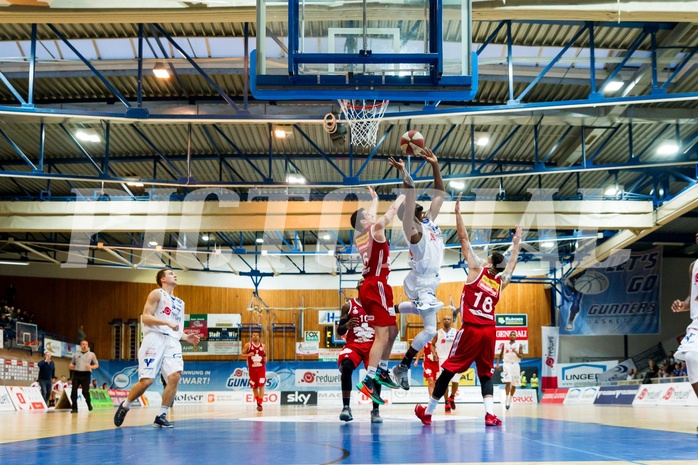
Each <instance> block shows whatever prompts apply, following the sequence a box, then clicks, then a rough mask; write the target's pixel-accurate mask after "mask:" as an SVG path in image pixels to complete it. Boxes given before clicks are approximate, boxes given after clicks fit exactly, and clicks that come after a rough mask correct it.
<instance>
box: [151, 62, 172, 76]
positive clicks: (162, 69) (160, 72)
mask: <svg viewBox="0 0 698 465" xmlns="http://www.w3.org/2000/svg"><path fill="white" fill-rule="evenodd" d="M153 74H154V75H155V77H156V78H158V79H169V78H170V72H169V71H168V70H167V66H165V64H164V63H163V62H161V61H158V62H157V63H155V67H153Z"/></svg>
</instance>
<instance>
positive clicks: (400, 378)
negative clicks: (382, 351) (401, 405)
mask: <svg viewBox="0 0 698 465" xmlns="http://www.w3.org/2000/svg"><path fill="white" fill-rule="evenodd" d="M408 370H409V368H408V367H406V366H405V365H403V364H402V363H398V364H397V365H395V366H394V367H393V376H394V377H395V380H396V381H397V383H398V384H399V385H400V387H401V388H402V389H404V390H405V391H409V390H410V380H409V379H408V378H407V373H408Z"/></svg>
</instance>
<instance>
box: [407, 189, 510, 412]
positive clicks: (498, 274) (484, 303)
mask: <svg viewBox="0 0 698 465" xmlns="http://www.w3.org/2000/svg"><path fill="white" fill-rule="evenodd" d="M455 214H456V228H457V230H458V240H459V241H460V244H461V247H462V254H463V257H464V258H465V260H466V261H467V262H468V277H467V278H466V281H465V285H464V286H463V294H462V295H461V302H460V312H461V321H462V322H463V324H462V326H461V329H460V330H459V331H458V333H457V334H456V339H455V340H454V341H453V347H452V348H451V354H450V356H449V357H448V359H447V360H446V361H445V362H444V363H443V364H442V365H441V369H442V370H443V371H442V372H441V375H439V378H438V379H437V380H436V386H434V392H433V393H432V397H431V399H429V405H428V406H427V407H426V408H425V407H424V406H422V405H417V406H416V407H415V409H414V411H415V414H416V415H417V417H418V418H419V419H420V420H422V423H424V424H425V425H428V424H431V414H432V413H433V412H434V410H436V406H437V405H438V403H439V399H440V398H441V396H443V395H444V394H445V393H446V389H447V388H448V384H449V383H450V382H451V379H452V378H453V375H454V374H455V373H462V372H464V371H466V370H467V369H468V368H470V365H471V364H472V363H473V361H474V362H475V365H476V367H477V375H478V378H479V379H480V386H481V390H482V397H483V399H484V403H485V412H486V413H485V425H487V426H499V425H501V424H502V422H501V420H500V419H499V418H497V417H496V416H495V414H494V399H493V398H492V394H493V392H494V387H493V384H492V375H493V374H494V364H493V361H494V345H495V342H496V337H495V336H496V333H495V318H494V313H495V307H496V305H497V302H499V297H500V295H501V292H502V290H503V289H504V288H505V287H506V286H507V285H508V284H509V282H510V281H511V275H512V273H513V271H514V268H515V267H516V261H517V260H518V258H519V244H520V242H521V227H520V226H516V229H515V232H514V237H513V247H512V250H511V257H510V258H509V261H508V263H507V262H505V260H504V255H502V254H501V253H500V252H493V253H492V254H491V255H490V256H489V257H487V258H486V259H484V260H483V259H481V258H479V257H478V256H477V255H475V252H474V251H473V248H472V246H471V244H470V239H469V238H468V232H467V231H466V229H465V225H464V223H463V218H462V217H461V214H460V196H459V197H458V200H457V201H456V208H455ZM505 265H506V266H505Z"/></svg>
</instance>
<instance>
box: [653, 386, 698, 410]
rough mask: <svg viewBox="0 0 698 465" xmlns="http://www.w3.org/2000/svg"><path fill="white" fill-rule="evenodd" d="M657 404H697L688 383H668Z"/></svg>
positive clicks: (694, 394) (697, 400)
mask: <svg viewBox="0 0 698 465" xmlns="http://www.w3.org/2000/svg"><path fill="white" fill-rule="evenodd" d="M657 405H680V406H685V405H698V399H696V393H695V392H694V391H693V388H692V387H691V385H690V384H689V383H670V384H668V388H667V390H666V391H665V392H664V395H663V396H661V397H660V398H659V400H658V401H657Z"/></svg>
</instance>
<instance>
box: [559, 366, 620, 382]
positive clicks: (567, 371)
mask: <svg viewBox="0 0 698 465" xmlns="http://www.w3.org/2000/svg"><path fill="white" fill-rule="evenodd" d="M616 365H618V361H617V360H609V361H602V362H585V363H560V364H558V379H557V385H558V386H560V387H574V386H580V385H584V384H596V383H597V379H596V377H597V376H598V375H600V374H601V373H603V372H605V371H606V370H608V369H609V368H613V367H614V366H616Z"/></svg>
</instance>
